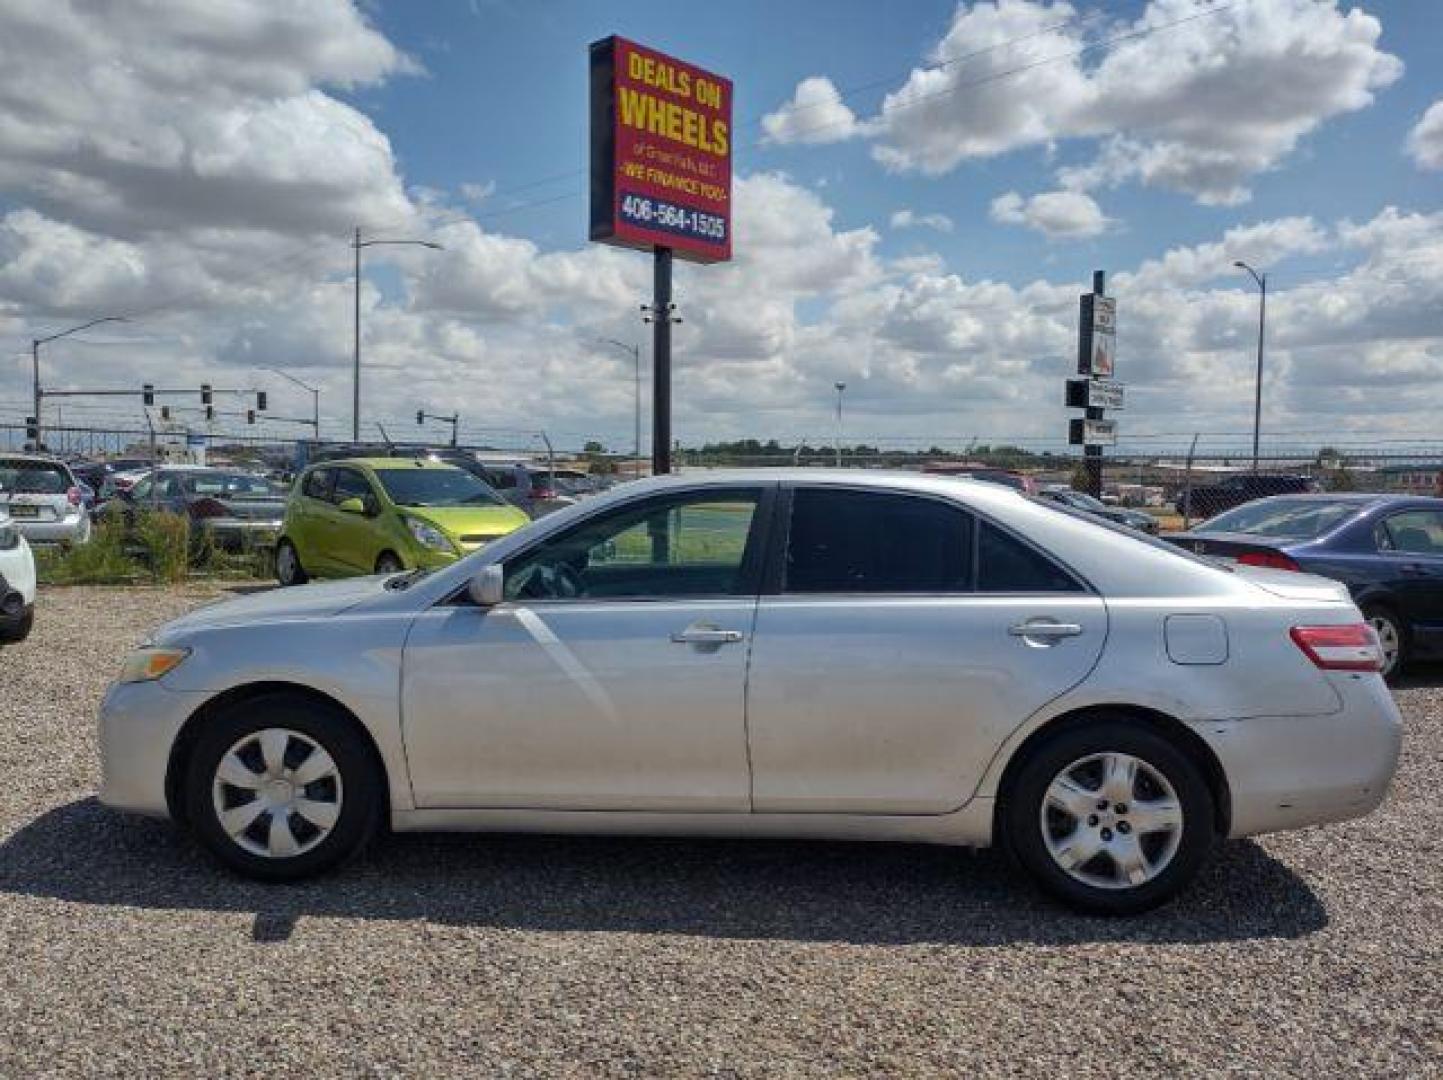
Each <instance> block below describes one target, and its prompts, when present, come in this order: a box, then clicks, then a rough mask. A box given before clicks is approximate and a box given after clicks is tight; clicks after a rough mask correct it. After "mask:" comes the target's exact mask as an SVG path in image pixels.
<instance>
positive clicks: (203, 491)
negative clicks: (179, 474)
mask: <svg viewBox="0 0 1443 1080" xmlns="http://www.w3.org/2000/svg"><path fill="white" fill-rule="evenodd" d="M181 484H182V487H183V488H184V489H185V493H186V494H187V495H229V496H240V497H242V498H244V497H245V496H252V497H255V496H261V497H274V496H278V495H281V494H284V491H285V489H284V488H282V487H280V486H278V485H276V484H273V483H271V481H269V480H267V479H266V478H265V477H263V476H255V475H253V474H251V473H222V472H216V473H195V474H193V475H190V476H186V477H185V478H184V479H183V480H182V482H181Z"/></svg>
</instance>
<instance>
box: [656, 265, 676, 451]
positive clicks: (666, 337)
mask: <svg viewBox="0 0 1443 1080" xmlns="http://www.w3.org/2000/svg"><path fill="white" fill-rule="evenodd" d="M652 259H653V268H652V269H653V273H652V296H651V324H652V325H651V332H652V339H651V369H652V370H651V383H652V416H651V471H652V472H653V473H654V474H655V475H657V476H661V475H662V474H664V473H669V472H671V323H672V314H671V248H669V247H659V248H656V249H655V251H654V253H653V255H652Z"/></svg>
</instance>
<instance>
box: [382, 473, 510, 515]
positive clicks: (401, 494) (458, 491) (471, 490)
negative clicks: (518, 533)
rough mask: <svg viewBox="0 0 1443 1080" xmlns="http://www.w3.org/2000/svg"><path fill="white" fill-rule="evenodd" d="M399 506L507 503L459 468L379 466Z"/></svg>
mask: <svg viewBox="0 0 1443 1080" xmlns="http://www.w3.org/2000/svg"><path fill="white" fill-rule="evenodd" d="M376 476H377V478H378V479H379V480H380V481H381V486H382V487H383V488H385V489H386V494H387V495H389V496H390V497H391V501H392V502H393V503H395V504H396V505H397V506H504V505H506V504H505V502H504V501H503V500H502V498H501V496H499V495H497V494H496V492H494V491H492V490H491V489H490V488H489V487H487V486H486V485H485V484H483V483H482V482H481V481H480V480H478V479H476V477H474V476H472V475H471V474H470V473H468V472H463V471H462V470H460V469H453V468H445V469H377V470H376Z"/></svg>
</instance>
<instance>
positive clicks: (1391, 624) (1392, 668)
mask: <svg viewBox="0 0 1443 1080" xmlns="http://www.w3.org/2000/svg"><path fill="white" fill-rule="evenodd" d="M1363 617H1364V618H1365V619H1367V620H1368V625H1369V626H1371V627H1372V628H1373V632H1374V633H1375V634H1377V635H1378V644H1379V645H1380V646H1381V647H1382V650H1383V678H1385V679H1395V678H1397V677H1398V676H1399V675H1401V674H1402V673H1403V665H1404V664H1406V663H1407V661H1408V641H1407V637H1406V636H1405V634H1404V632H1403V624H1402V623H1401V622H1399V621H1398V616H1397V615H1395V614H1393V612H1392V611H1391V610H1389V609H1388V608H1385V607H1370V608H1367V609H1365V610H1364V612H1363Z"/></svg>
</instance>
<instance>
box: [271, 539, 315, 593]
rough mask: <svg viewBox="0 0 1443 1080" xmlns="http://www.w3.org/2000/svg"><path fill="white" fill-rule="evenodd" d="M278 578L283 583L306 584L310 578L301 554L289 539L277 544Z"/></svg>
mask: <svg viewBox="0 0 1443 1080" xmlns="http://www.w3.org/2000/svg"><path fill="white" fill-rule="evenodd" d="M276 580H278V581H279V582H280V583H281V584H282V585H304V584H305V583H306V581H307V580H309V579H308V576H307V574H306V571H305V568H304V567H302V566H301V557H300V554H299V553H298V552H297V551H296V546H295V544H293V543H291V542H290V541H289V540H282V541H281V542H280V543H279V544H277V545H276Z"/></svg>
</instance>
